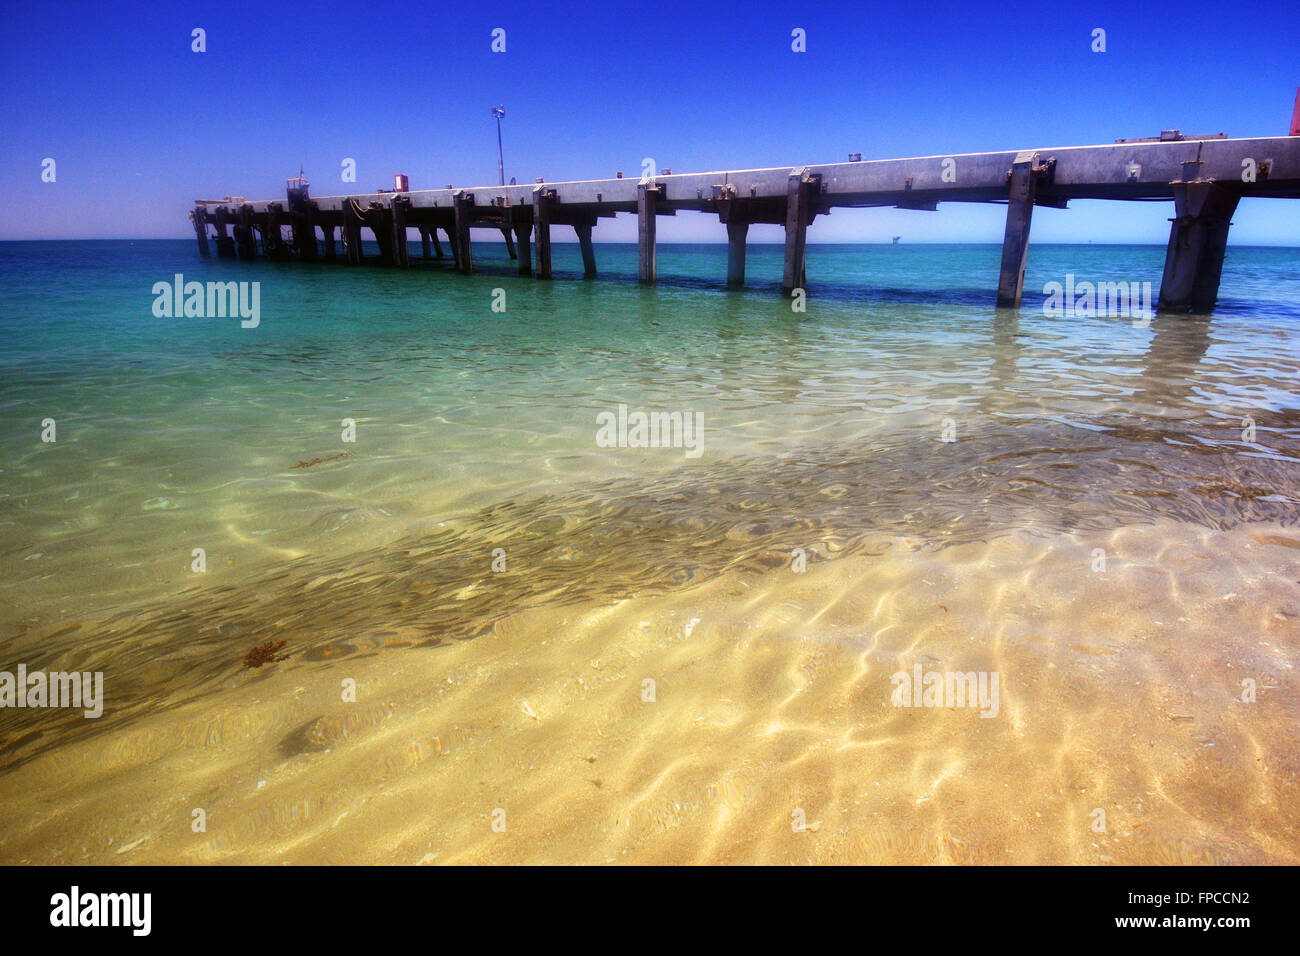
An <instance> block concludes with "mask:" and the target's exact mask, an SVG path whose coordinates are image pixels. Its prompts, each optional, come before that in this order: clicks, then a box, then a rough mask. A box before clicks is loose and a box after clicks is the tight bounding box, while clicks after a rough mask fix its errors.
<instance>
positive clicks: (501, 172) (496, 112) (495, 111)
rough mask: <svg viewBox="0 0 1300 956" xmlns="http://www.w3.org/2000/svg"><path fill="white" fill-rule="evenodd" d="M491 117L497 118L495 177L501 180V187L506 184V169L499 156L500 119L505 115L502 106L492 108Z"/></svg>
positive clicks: (500, 155)
mask: <svg viewBox="0 0 1300 956" xmlns="http://www.w3.org/2000/svg"><path fill="white" fill-rule="evenodd" d="M492 115H493V116H495V117H496V118H497V176H498V178H500V180H501V185H502V186H504V185H505V184H506V167H505V162H504V160H503V159H502V154H501V117H503V116H505V115H506V108H505V107H504V106H494V107H492Z"/></svg>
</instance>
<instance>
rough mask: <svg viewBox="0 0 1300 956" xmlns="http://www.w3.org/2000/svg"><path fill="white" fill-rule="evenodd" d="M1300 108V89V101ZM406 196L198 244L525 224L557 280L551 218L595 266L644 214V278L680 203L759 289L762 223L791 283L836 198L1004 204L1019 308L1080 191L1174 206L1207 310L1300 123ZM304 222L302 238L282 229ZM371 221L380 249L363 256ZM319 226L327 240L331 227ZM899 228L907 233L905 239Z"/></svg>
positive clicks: (316, 242) (433, 239) (1195, 301)
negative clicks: (710, 225)
mask: <svg viewBox="0 0 1300 956" xmlns="http://www.w3.org/2000/svg"><path fill="white" fill-rule="evenodd" d="M1297 111H1298V112H1297V116H1300V95H1298V96H1297ZM395 185H396V187H397V188H396V189H394V190H393V191H392V192H388V191H378V192H374V193H367V194H362V195H345V196H326V197H310V196H309V195H308V188H307V182H306V180H304V179H302V178H301V177H298V178H297V179H293V180H290V181H289V188H288V194H287V197H286V201H285V202H281V201H278V200H262V201H256V202H248V201H242V200H241V199H239V198H238V197H226V198H225V199H222V200H197V201H196V203H195V207H194V211H193V212H192V213H191V214H190V218H191V220H192V221H193V224H194V231H195V235H196V236H197V238H198V244H199V251H200V252H201V253H202V254H203V255H205V256H206V255H208V254H209V251H208V245H209V238H210V237H209V232H208V230H209V228H211V229H212V230H213V233H214V234H213V236H212V237H211V238H213V239H215V241H216V246H217V255H219V256H222V257H227V258H233V257H235V256H238V257H239V258H252V257H255V256H257V255H258V254H259V250H258V245H259V244H258V242H257V241H256V240H255V237H254V233H255V232H256V233H259V234H260V236H261V243H260V245H261V254H262V255H265V256H268V257H269V258H272V259H278V260H285V259H290V258H293V257H294V256H297V257H298V258H301V259H305V260H310V261H315V260H319V259H322V258H324V259H337V258H339V256H338V253H337V251H336V247H335V240H334V234H335V230H338V231H339V235H340V238H341V239H342V241H343V245H344V250H345V252H344V256H345V257H346V259H347V261H348V262H349V263H350V264H352V265H360V264H362V263H363V262H367V261H375V262H378V263H381V264H384V265H390V266H396V267H398V268H406V267H409V266H410V264H411V259H410V254H409V252H408V249H407V229H408V228H415V229H418V230H419V233H420V241H421V245H422V251H423V257H424V258H425V259H428V258H430V247H431V246H432V247H433V249H434V250H435V255H434V257H435V258H438V259H441V258H442V257H443V255H442V245H441V243H440V242H439V241H438V230H442V231H443V232H444V233H446V235H447V238H448V240H449V242H450V245H451V252H452V258H453V261H454V263H455V267H456V269H457V271H459V272H462V273H465V274H468V273H470V272H472V271H473V247H472V245H471V241H470V230H471V229H479V228H483V229H492V230H494V231H497V232H501V233H503V234H505V236H506V240H507V244H508V245H512V244H511V243H510V235H511V233H513V235H514V239H515V242H516V243H517V244H518V252H517V254H516V253H515V251H514V250H513V249H512V250H511V253H512V255H514V256H516V258H517V259H518V263H519V264H518V271H519V274H520V275H532V274H534V266H533V256H532V254H531V250H530V242H531V243H533V244H535V245H536V248H537V253H536V269H535V274H536V275H537V277H538V278H539V279H549V278H551V227H552V226H558V225H563V226H570V227H572V228H573V230H574V232H575V233H576V234H577V237H578V243H579V245H580V246H581V249H582V261H583V271H584V273H585V274H586V275H588V276H592V275H595V273H596V256H595V251H594V248H593V246H592V238H591V234H592V229H593V227H594V226H595V225H596V223H597V222H598V221H599V220H600V219H603V218H612V217H613V216H615V215H617V214H619V213H635V214H636V216H637V220H638V232H637V238H638V246H639V268H638V274H639V278H640V280H641V281H642V282H645V283H653V282H654V281H655V279H656V276H657V265H656V256H655V222H656V219H657V218H658V217H659V216H675V215H676V214H677V213H678V211H680V210H692V211H695V212H702V213H706V214H710V215H716V216H717V217H718V220H719V221H720V222H721V223H722V224H723V225H725V226H726V228H727V242H728V256H727V283H728V285H732V286H739V285H743V284H744V282H745V241H746V236H747V234H748V231H749V226H750V224H751V223H773V224H777V225H783V226H784V227H785V266H784V272H783V276H782V289H783V290H784V291H785V293H786V294H787V295H792V294H794V292H795V290H796V289H803V288H804V286H805V280H806V272H805V252H806V246H807V235H808V226H809V225H811V224H812V222H813V221H814V220H815V219H816V218H817V216H818V215H826V214H827V213H829V212H830V210H831V209H834V208H836V207H874V206H893V207H896V208H899V209H918V210H931V211H932V210H934V209H936V208H938V204H939V203H941V202H979V203H1006V205H1007V219H1006V231H1005V234H1004V238H1003V243H1002V265H1001V269H1000V272H999V275H998V290H997V304H998V305H999V306H1002V307H1011V308H1015V307H1018V306H1019V305H1020V301H1021V296H1022V294H1023V291H1024V281H1025V264H1026V262H1027V257H1028V251H1029V224H1030V220H1031V218H1032V215H1033V211H1034V207H1035V206H1051V207H1054V208H1058V209H1064V208H1066V205H1067V203H1068V202H1069V201H1070V200H1071V199H1114V200H1126V201H1149V200H1159V199H1172V200H1173V203H1174V216H1173V218H1172V219H1171V220H1170V222H1171V226H1170V230H1169V245H1168V249H1167V252H1166V255H1165V266H1164V275H1163V278H1162V281H1161V285H1160V295H1159V300H1158V308H1159V309H1161V310H1162V311H1166V312H1189V311H1190V312H1209V311H1211V310H1212V309H1213V308H1214V304H1215V300H1216V298H1217V296H1218V290H1219V279H1220V275H1221V273H1222V269H1223V256H1224V250H1225V247H1226V244H1227V237H1228V227H1229V225H1230V220H1231V218H1232V215H1233V213H1234V211H1235V210H1236V208H1237V203H1238V202H1239V201H1240V200H1241V199H1242V198H1243V197H1247V196H1249V197H1260V198H1287V199H1295V198H1300V129H1297V123H1296V121H1293V126H1292V135H1290V136H1273V137H1264V138H1256V139H1228V138H1227V137H1226V136H1225V135H1224V134H1223V133H1217V134H1214V135H1210V136H1197V137H1187V136H1183V135H1182V134H1181V133H1180V132H1179V131H1178V130H1166V131H1164V132H1163V133H1161V134H1160V136H1158V137H1149V138H1144V139H1122V140H1116V142H1115V143H1113V144H1111V145H1106V146H1070V147H1063V148H1056V149H1026V150H1015V151H1004V152H993V153H958V154H953V155H951V156H924V157H917V158H912V159H882V160H871V161H867V162H863V161H862V159H861V154H857V153H854V154H852V156H851V158H850V160H849V162H847V163H829V164H824V165H816V166H793V167H776V168H767V169H741V170H726V171H716V172H706V173H680V174H673V173H672V171H671V170H669V169H665V170H663V171H662V172H661V173H658V172H655V173H652V174H650V175H648V176H645V177H643V178H641V179H639V180H636V179H624V178H623V176H622V173H620V174H619V175H618V176H617V177H616V178H614V179H593V180H582V181H572V182H556V183H548V182H545V181H544V180H541V179H538V180H537V182H536V183H535V184H532V185H522V186H515V185H511V186H502V185H496V186H473V187H466V188H459V189H458V188H454V187H452V186H448V187H447V188H446V189H426V190H416V191H410V190H409V189H408V188H407V182H406V178H405V177H404V176H400V175H399V177H398V178H397V181H396V183H395ZM285 227H288V228H289V229H290V230H291V234H290V236H289V237H286V236H285V235H284V229H285ZM362 229H369V230H370V231H371V232H372V233H373V234H374V237H375V241H376V242H377V244H378V245H379V249H380V254H379V256H378V257H377V258H376V259H369V258H367V257H366V256H364V255H363V252H362V244H361V231H362ZM318 230H319V232H320V235H319V236H318V234H317V231H318ZM900 238H901V237H897V236H896V237H894V242H898V240H899V239H900Z"/></svg>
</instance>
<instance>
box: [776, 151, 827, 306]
mask: <svg viewBox="0 0 1300 956" xmlns="http://www.w3.org/2000/svg"><path fill="white" fill-rule="evenodd" d="M820 192H821V176H819V175H813V176H807V175H805V174H804V170H802V169H798V170H795V171H794V172H792V173H791V174H790V178H789V180H788V181H787V183H786V190H785V271H784V274H783V275H782V277H781V290H782V291H783V292H784V293H785V294H786V295H787V296H790V295H793V294H794V290H795V289H802V288H803V287H804V284H805V283H806V282H807V281H808V275H807V271H806V269H805V264H806V262H805V260H806V253H807V247H808V226H809V224H810V223H811V222H812V221H813V218H814V217H815V216H816V215H817V210H816V208H815V205H816V204H815V202H814V197H815V196H817V195H818V193H820Z"/></svg>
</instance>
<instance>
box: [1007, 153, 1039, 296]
mask: <svg viewBox="0 0 1300 956" xmlns="http://www.w3.org/2000/svg"><path fill="white" fill-rule="evenodd" d="M1039 169H1040V163H1039V159H1038V154H1037V153H1021V154H1019V155H1018V156H1016V158H1015V162H1013V163H1012V164H1011V178H1010V181H1009V184H1008V189H1009V192H1008V196H1007V227H1006V231H1005V233H1004V234H1003V237H1002V267H1001V269H1000V270H999V272H998V308H1005V309H1018V308H1019V307H1020V298H1021V296H1022V295H1023V294H1024V291H1025V265H1026V264H1027V263H1028V261H1029V223H1030V220H1032V219H1033V215H1034V191H1035V188H1036V187H1037V185H1038V175H1039Z"/></svg>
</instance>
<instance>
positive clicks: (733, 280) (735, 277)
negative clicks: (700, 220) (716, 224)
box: [727, 213, 749, 286]
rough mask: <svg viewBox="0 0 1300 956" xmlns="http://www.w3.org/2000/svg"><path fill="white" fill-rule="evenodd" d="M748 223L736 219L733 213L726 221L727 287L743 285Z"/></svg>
mask: <svg viewBox="0 0 1300 956" xmlns="http://www.w3.org/2000/svg"><path fill="white" fill-rule="evenodd" d="M748 235H749V223H748V222H746V221H745V220H744V219H738V218H736V217H735V215H734V213H733V215H732V217H731V218H730V219H728V221H727V285H729V286H743V285H744V284H745V238H746V236H748Z"/></svg>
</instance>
